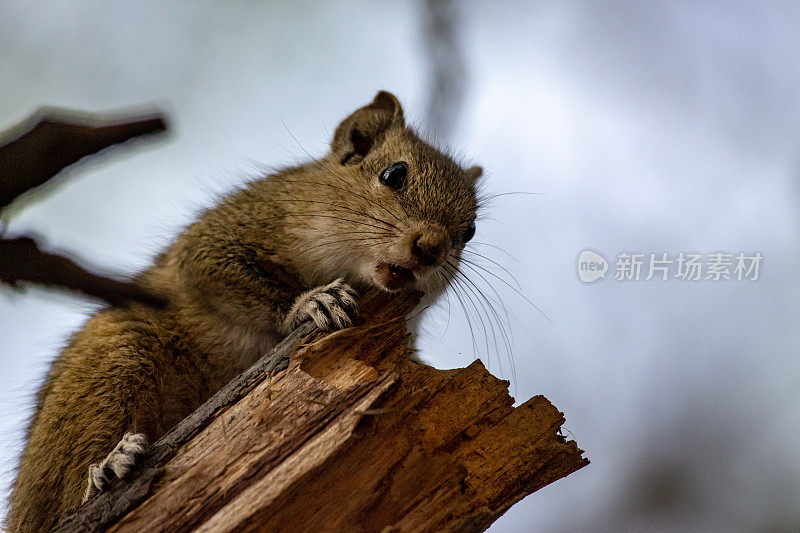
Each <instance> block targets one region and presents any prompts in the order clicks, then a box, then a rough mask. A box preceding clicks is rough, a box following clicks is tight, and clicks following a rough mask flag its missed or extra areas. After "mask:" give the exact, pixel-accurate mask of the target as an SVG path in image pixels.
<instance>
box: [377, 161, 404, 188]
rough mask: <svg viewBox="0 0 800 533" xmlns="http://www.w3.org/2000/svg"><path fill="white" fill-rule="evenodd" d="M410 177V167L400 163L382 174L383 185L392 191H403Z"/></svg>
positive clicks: (391, 166)
mask: <svg viewBox="0 0 800 533" xmlns="http://www.w3.org/2000/svg"><path fill="white" fill-rule="evenodd" d="M407 175H408V165H406V164H405V163H403V162H402V161H400V162H399V163H394V164H393V165H390V166H389V167H388V168H387V169H386V170H384V171H383V172H381V183H383V184H384V185H387V186H389V187H391V188H392V189H402V188H403V185H404V184H405V182H406V176H407Z"/></svg>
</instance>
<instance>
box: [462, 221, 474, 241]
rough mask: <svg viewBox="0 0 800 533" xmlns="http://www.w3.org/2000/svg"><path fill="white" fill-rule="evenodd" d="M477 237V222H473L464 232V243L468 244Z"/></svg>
mask: <svg viewBox="0 0 800 533" xmlns="http://www.w3.org/2000/svg"><path fill="white" fill-rule="evenodd" d="M474 236H475V221H472V222H470V223H469V225H468V226H467V229H465V230H464V237H463V239H464V243H468V242H469V241H470V240H471V239H472V238H473V237H474Z"/></svg>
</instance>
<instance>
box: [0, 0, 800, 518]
mask: <svg viewBox="0 0 800 533" xmlns="http://www.w3.org/2000/svg"><path fill="white" fill-rule="evenodd" d="M765 5H766V4H748V3H744V2H741V3H735V2H726V3H722V2H717V3H698V2H683V3H681V2H669V3H668V2H662V3H655V2H650V3H643V2H636V3H614V2H611V3H602V4H601V3H598V2H577V3H575V2H530V3H526V2H508V3H499V2H491V3H488V2H464V3H461V4H459V10H458V11H459V15H460V20H461V25H460V28H459V32H458V35H459V38H460V39H461V43H462V45H463V47H464V52H465V59H466V61H465V67H466V80H467V82H468V83H467V85H466V92H465V100H464V103H463V107H462V108H461V113H460V115H459V117H458V119H457V121H456V123H455V130H454V131H453V132H452V134H451V135H449V136H448V137H447V139H448V141H449V142H450V143H451V144H452V145H453V146H454V147H455V148H456V149H457V151H458V153H459V154H463V157H464V158H465V160H466V161H469V162H474V163H479V164H481V165H483V166H484V168H485V169H486V185H487V188H488V189H489V190H490V191H493V192H508V191H527V192H537V193H542V194H540V195H535V196H533V195H525V196H523V195H512V196H504V197H500V198H497V199H496V200H495V201H494V202H493V203H492V205H490V206H489V207H488V208H487V210H486V212H485V220H483V221H481V222H479V224H478V229H477V236H476V238H475V240H476V241H478V242H483V243H489V244H491V245H493V246H497V247H499V248H501V249H502V250H504V251H505V252H507V253H508V254H510V255H511V256H513V258H511V257H509V256H508V255H506V254H505V253H504V252H501V251H499V250H497V249H495V248H492V247H489V246H483V247H482V248H480V247H476V248H475V250H476V251H480V252H481V253H485V254H486V255H487V256H488V257H490V258H491V259H493V260H495V261H498V262H500V263H502V264H503V266H504V267H505V268H507V269H508V270H509V272H510V273H511V274H512V275H513V276H514V277H515V278H516V280H518V282H519V284H520V287H521V288H520V291H521V293H522V294H523V295H524V296H525V298H527V299H529V300H530V301H531V302H533V303H534V304H535V305H536V306H538V307H539V308H540V309H541V310H542V311H543V312H544V313H545V314H546V315H547V317H549V319H550V321H548V320H547V319H546V318H545V317H544V316H543V315H542V314H541V313H539V312H538V311H537V310H536V309H534V308H533V307H532V306H531V305H530V304H529V303H528V302H526V300H525V299H524V298H522V297H520V296H519V295H517V294H516V293H515V292H514V291H512V290H511V289H509V288H508V287H507V286H505V285H503V284H502V283H501V282H499V281H496V280H495V279H494V278H491V277H489V278H488V281H489V282H491V284H492V285H493V288H494V289H496V290H497V291H498V293H499V294H500V297H501V299H502V300H503V302H504V303H505V305H506V307H507V309H508V312H509V314H510V315H512V317H511V318H510V319H509V323H508V324H507V328H508V330H509V331H510V332H511V334H512V337H513V350H512V352H513V361H514V367H515V372H514V374H513V375H512V373H511V371H510V365H509V364H508V359H507V358H508V354H507V353H506V352H505V351H503V350H502V349H500V350H499V351H498V350H495V348H494V345H493V343H492V341H491V340H489V342H488V343H487V342H486V338H485V337H484V334H483V331H482V330H480V328H479V330H478V331H476V334H475V344H473V340H472V337H471V335H470V331H469V329H468V326H467V323H466V320H465V319H464V317H463V313H461V312H459V310H458V309H457V308H456V307H455V305H456V304H455V303H454V302H456V300H454V299H453V298H452V297H451V303H452V304H453V306H452V309H451V313H450V318H449V325H447V323H448V320H447V318H448V312H447V309H448V307H447V304H444V305H442V306H440V307H439V308H438V309H433V310H431V312H430V313H429V314H428V316H427V318H426V321H425V324H424V326H425V330H426V332H427V334H426V335H425V336H424V338H423V339H422V342H421V345H422V347H423V350H424V351H423V354H422V355H423V357H424V358H425V359H426V360H428V361H429V362H431V363H432V364H434V365H435V366H438V367H453V366H465V365H467V364H468V363H469V362H470V361H471V360H472V359H473V358H474V357H476V356H480V357H481V358H482V359H483V360H484V361H486V362H487V363H488V364H489V365H490V369H491V370H492V371H494V372H495V373H498V374H501V375H502V377H505V378H508V379H512V393H513V394H514V395H515V397H516V398H517V400H518V401H524V400H526V399H527V398H529V397H531V396H533V395H535V394H544V395H545V396H547V397H548V398H549V399H550V400H551V401H552V402H553V403H554V404H555V405H556V406H557V407H558V408H559V409H560V410H562V411H563V412H564V413H565V416H566V420H567V423H566V428H567V429H568V430H569V431H570V432H571V434H572V435H574V437H575V438H576V439H577V441H578V443H579V445H580V446H581V447H582V448H583V449H584V450H586V455H587V456H588V457H589V458H590V459H591V460H592V464H591V465H590V466H588V467H586V468H584V469H583V470H581V471H579V472H577V473H575V474H573V475H571V476H569V477H568V478H566V479H563V480H561V481H558V482H556V483H554V484H553V485H551V486H548V487H546V488H544V489H542V490H541V491H539V492H537V493H535V494H534V495H532V496H530V497H528V498H527V499H525V500H524V501H523V502H521V503H519V504H518V505H516V506H515V507H514V508H513V509H512V510H511V511H509V512H508V513H507V514H506V515H505V516H504V517H503V518H501V519H500V520H499V521H498V522H497V523H496V524H495V525H494V526H493V527H492V531H498V532H499V531H520V530H531V529H535V530H538V531H593V530H598V529H601V530H641V529H649V530H653V529H658V530H685V529H694V530H697V529H701V530H707V529H726V530H753V529H779V528H784V529H786V530H797V529H798V528H800V509H798V507H797V504H796V503H797V501H798V498H800V490H799V489H800V487H799V486H798V481H797V480H798V479H800V458H798V455H797V449H798V447H800V409H798V407H800V387H798V386H797V385H798V382H800V362H798V361H799V360H798V353H800V352H799V350H798V348H800V321H798V317H800V303H799V302H800V298H798V296H800V294H799V293H800V291H799V290H798V289H799V288H800V284H799V283H798V274H797V267H798V264H800V244H799V243H800V235H798V233H799V232H800V196H799V195H798V193H800V187H799V185H800V184H799V183H798V177H799V175H800V150H798V148H800V135H799V134H800V68H798V66H800V38H799V37H798V33H797V28H798V27H800V8H798V7H797V6H796V4H792V3H788V2H787V3H783V4H782V3H777V2H775V3H770V4H769V9H765V7H763V6H765ZM421 21H422V9H421V4H420V3H416V2H398V3H394V2H377V3H376V2H346V3H336V2H325V3H323V2H319V3H312V4H303V5H301V4H299V3H290V2H262V3H256V2H233V1H228V2H219V3H212V2H170V3H162V2H139V1H127V2H99V1H98V2H83V1H71V2H30V1H22V0H20V1H9V0H7V1H4V2H2V3H0V95H1V97H0V129H5V128H6V127H9V126H11V125H13V124H15V123H16V122H18V121H20V120H21V119H23V118H24V117H25V116H26V115H28V114H29V113H30V112H31V111H33V110H34V109H35V108H37V107H39V106H41V105H45V104H46V105H57V106H65V107H71V108H76V109H83V110H88V111H102V110H116V109H119V108H130V107H138V106H142V105H148V104H157V105H160V106H163V107H166V109H167V110H168V111H169V113H170V116H171V117H172V120H173V132H172V135H171V137H170V138H169V139H167V140H166V141H164V142H161V143H159V144H157V145H153V146H150V147H147V148H144V149H142V150H139V151H132V152H127V153H125V154H123V155H121V156H120V157H117V158H114V160H113V163H111V164H104V165H91V166H85V167H83V168H82V169H81V172H80V175H79V176H77V175H76V176H75V178H74V179H73V180H71V181H70V182H69V183H68V184H66V185H64V186H63V187H61V188H60V189H59V191H58V194H54V195H53V196H51V197H50V198H48V199H46V200H45V201H42V202H40V203H38V204H35V205H32V206H30V207H29V208H28V209H27V210H26V211H25V212H24V213H23V214H21V215H19V216H17V217H16V218H14V220H13V221H12V223H11V226H10V230H11V231H12V232H14V233H23V232H35V233H37V234H40V235H42V236H43V237H44V238H45V239H46V241H47V242H48V243H49V244H50V245H52V246H53V247H55V248H59V249H66V250H72V251H76V252H78V253H80V254H81V255H82V256H84V257H86V258H87V259H89V260H91V261H93V262H94V263H95V264H98V265H102V266H105V267H107V268H113V269H115V270H117V271H121V272H125V273H132V272H135V271H137V270H138V269H141V268H144V267H146V265H147V264H148V261H149V260H150V258H151V257H152V256H153V255H154V254H155V253H156V252H157V251H158V250H160V249H161V248H162V247H163V246H164V245H165V244H167V243H168V242H169V241H170V239H171V238H173V237H174V236H175V235H176V234H177V232H178V231H180V228H181V227H182V226H184V225H185V224H187V223H188V222H190V221H191V220H192V216H193V214H194V213H195V212H196V211H197V210H198V209H201V208H203V207H206V206H208V205H209V204H210V203H211V202H212V201H213V198H214V197H215V195H217V194H219V193H221V192H224V191H225V190H228V189H230V188H231V187H233V186H235V185H237V184H239V183H241V182H242V181H243V180H244V179H245V178H247V177H249V176H251V175H252V174H253V172H254V170H253V169H254V163H263V164H266V165H270V166H279V165H284V164H287V163H291V162H293V161H299V160H302V159H304V158H305V157H306V155H305V151H306V150H307V151H308V152H310V153H311V154H322V153H323V152H324V151H325V148H326V143H327V140H328V137H329V134H330V132H331V131H332V130H333V128H335V126H336V124H337V123H338V121H339V120H341V119H342V118H343V117H344V116H346V115H347V114H348V113H349V112H351V111H352V110H353V109H355V108H356V107H358V106H360V105H363V104H364V103H366V102H368V101H369V100H370V99H371V98H372V96H373V95H374V93H375V91H376V90H378V89H388V90H390V91H392V92H394V93H395V94H397V95H398V96H399V97H400V98H401V100H402V102H403V103H404V105H405V108H406V112H407V114H408V115H409V116H410V117H412V118H413V119H416V120H417V121H418V122H419V123H420V124H421V125H423V126H425V120H426V116H425V110H426V105H427V100H428V88H429V85H428V81H429V74H428V70H427V64H426V62H425V58H426V56H425V54H424V39H423V38H422V37H423V35H422V28H423V25H422V22H421ZM284 124H285V125H284ZM287 130H288V131H287ZM289 131H291V134H292V135H294V137H296V138H297V139H298V140H299V142H300V143H301V144H302V148H301V147H300V146H298V144H297V143H295V141H294V140H293V139H292V135H290V134H289ZM432 133H434V134H436V133H437V132H432ZM479 246H480V245H479ZM585 249H591V250H594V251H595V252H598V253H600V254H601V255H602V256H603V257H605V258H606V259H607V260H608V262H609V271H608V273H607V274H606V277H605V279H601V280H598V281H596V282H594V283H592V284H584V283H582V282H581V281H580V279H579V277H578V273H577V259H578V255H579V254H580V252H581V251H583V250H585ZM637 252H638V253H642V254H650V253H654V254H658V255H659V256H660V255H661V254H663V253H667V254H669V257H670V258H675V257H677V255H678V254H679V253H681V252H684V253H699V254H703V256H704V257H707V254H711V253H715V252H723V253H728V254H738V253H739V252H744V253H746V254H754V253H756V252H759V253H760V254H761V255H762V256H763V258H764V259H763V262H762V263H761V268H760V273H759V274H760V275H759V279H758V280H756V281H748V280H742V281H736V280H729V281H718V282H714V281H711V280H700V281H694V282H692V281H682V280H680V279H674V278H672V279H669V280H667V281H662V280H660V279H652V280H650V281H645V280H643V279H642V280H639V281H617V280H615V279H614V274H615V269H616V262H617V259H618V255H619V254H621V253H637ZM487 266H489V267H491V266H492V265H491V263H487ZM494 272H495V273H496V274H497V275H499V276H504V277H507V275H506V274H505V273H504V272H503V271H501V270H499V269H497V268H495V269H494ZM642 277H645V276H642ZM475 280H476V281H477V282H478V283H479V284H481V285H482V286H485V285H486V284H487V280H481V279H480V278H477V277H476V278H475ZM511 284H512V285H513V284H514V282H513V281H512V282H511ZM487 289H488V287H487ZM488 290H490V291H491V289H488ZM91 309H92V307H91V305H89V304H87V303H85V302H83V301H81V300H79V299H76V298H72V297H68V296H64V295H55V296H54V295H51V294H46V293H44V292H42V291H38V290H29V291H27V292H26V293H24V294H19V293H12V292H11V291H9V290H8V289H0V361H2V368H3V372H2V375H0V415H2V416H0V437H1V438H0V466H2V468H3V470H4V471H5V472H6V473H5V475H4V476H3V477H2V478H0V480H2V484H3V486H8V484H9V483H10V480H11V479H12V475H11V473H10V472H11V469H12V468H13V467H14V465H15V463H16V460H17V454H18V453H19V450H20V447H21V439H22V429H23V427H24V421H25V419H26V417H27V416H28V415H29V413H30V408H31V406H32V394H33V393H34V391H35V390H36V387H37V384H38V383H39V382H40V381H41V379H42V377H43V375H44V372H45V370H46V368H47V365H48V364H49V361H50V360H52V358H53V357H54V356H55V354H56V353H57V350H58V347H59V345H60V344H62V343H63V342H64V340H65V338H66V337H67V336H68V335H69V333H70V332H71V331H73V330H74V329H75V328H76V327H78V326H79V324H80V323H81V322H82V321H83V320H84V319H85V318H86V316H87V314H88V313H89V312H90V311H91ZM487 344H488V345H489V350H488V353H487V350H486V345H487ZM476 347H477V351H478V353H476V350H475V348H476Z"/></svg>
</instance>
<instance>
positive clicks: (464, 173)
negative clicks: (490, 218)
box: [7, 92, 480, 531]
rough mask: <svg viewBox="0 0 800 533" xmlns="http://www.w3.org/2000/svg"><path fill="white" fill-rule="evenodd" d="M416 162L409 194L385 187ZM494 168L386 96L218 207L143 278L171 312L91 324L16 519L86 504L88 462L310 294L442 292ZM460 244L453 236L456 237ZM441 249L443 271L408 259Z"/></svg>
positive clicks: (146, 424)
mask: <svg viewBox="0 0 800 533" xmlns="http://www.w3.org/2000/svg"><path fill="white" fill-rule="evenodd" d="M398 161H404V162H406V163H407V165H408V178H407V183H406V186H405V187H404V188H403V190H393V189H391V188H390V187H387V186H385V185H383V184H381V183H380V182H379V180H378V176H379V175H380V173H381V172H382V170H383V169H385V168H386V167H388V166H389V165H391V164H393V163H395V162H398ZM479 176H480V168H479V167H472V168H470V169H467V170H465V169H463V168H461V167H460V166H459V165H457V164H456V163H455V162H454V161H453V160H452V159H450V158H449V157H447V156H445V155H443V154H442V153H440V152H439V151H437V150H436V149H435V148H433V147H431V146H430V145H428V144H426V143H425V142H423V141H422V140H420V139H419V137H417V135H416V134H415V133H414V132H413V131H412V130H410V129H409V128H407V127H406V126H405V122H404V118H403V111H402V108H401V107H400V104H399V102H398V101H397V99H396V98H395V97H394V96H392V95H391V94H389V93H386V92H380V93H378V95H377V96H376V97H375V100H374V101H373V102H372V103H371V104H369V105H367V106H365V107H363V108H361V109H359V110H357V111H356V112H355V113H353V114H352V115H350V116H349V117H348V118H346V119H345V120H344V121H343V122H342V123H341V124H340V125H339V127H338V128H337V129H336V132H335V135H334V138H333V140H332V143H331V151H330V153H329V154H328V155H327V156H326V157H325V158H324V159H322V160H319V161H313V162H310V163H308V164H305V165H303V166H299V167H295V168H290V169H288V170H285V171H283V172H280V173H278V174H276V175H273V176H270V177H267V178H263V179H260V180H258V181H254V182H253V183H251V184H249V185H248V186H247V187H245V188H244V189H242V190H240V191H238V192H236V193H234V194H232V195H231V196H229V197H228V198H226V199H224V200H223V201H222V202H221V204H220V205H219V206H217V207H215V208H214V209H211V210H209V211H208V212H207V213H205V214H204V215H203V216H202V217H201V218H200V219H199V220H198V221H197V222H196V223H194V224H193V225H191V226H190V227H189V228H188V229H187V230H186V231H185V232H184V233H183V234H182V235H180V237H178V239H177V241H176V242H175V243H174V244H173V245H172V246H171V247H170V248H169V249H168V250H167V251H165V252H164V253H163V254H162V255H161V256H160V257H159V258H158V260H157V261H156V262H155V264H154V265H153V266H152V267H151V268H150V269H149V270H148V271H146V272H145V273H144V274H143V275H142V276H141V282H142V283H143V284H145V285H147V286H149V287H152V288H154V289H156V290H158V291H159V292H161V293H163V294H165V295H166V296H167V297H168V298H169V301H170V305H169V307H168V308H167V309H165V310H159V311H156V310H152V309H148V308H145V307H140V306H131V307H128V308H125V309H118V310H105V311H101V312H99V313H97V314H96V315H95V316H94V317H92V318H90V319H89V320H88V321H87V322H86V324H85V325H84V326H83V328H82V329H81V330H80V331H79V332H77V333H76V334H75V335H74V336H73V338H72V339H71V341H70V343H69V344H68V346H67V347H66V348H65V349H64V350H63V351H62V353H61V355H60V356H59V357H58V358H57V359H56V361H55V362H54V364H53V366H52V368H51V369H50V372H49V373H48V375H47V378H46V380H45V383H44V385H43V387H42V389H41V391H40V393H39V396H38V401H37V405H36V411H35V414H34V417H33V419H32V421H31V424H30V427H29V430H28V434H27V445H26V447H25V450H24V452H23V454H22V458H21V461H20V465H19V470H18V475H17V478H16V481H15V483H14V489H13V493H12V495H11V500H10V503H11V507H10V511H9V514H8V518H7V526H8V527H9V529H11V530H13V531H42V530H45V529H49V528H50V527H52V526H53V525H55V524H56V523H57V522H58V520H59V519H60V518H62V517H63V516H64V514H65V513H66V512H67V511H68V510H69V509H71V508H73V507H76V506H77V505H79V504H80V502H81V496H82V494H83V490H84V484H85V480H86V474H87V468H88V467H89V465H90V464H91V463H94V462H97V461H100V460H102V459H103V458H104V457H105V456H106V454H108V452H109V451H111V449H112V448H113V447H114V446H115V444H116V443H117V442H118V441H119V440H120V438H121V437H122V436H123V434H125V433H126V432H136V433H143V434H145V435H146V436H147V437H148V439H149V440H150V442H154V441H155V440H156V439H158V438H159V437H160V436H161V435H163V434H164V433H165V432H166V431H167V430H168V429H169V428H170V427H171V426H172V425H173V424H175V423H176V422H178V421H179V420H181V419H182V418H183V417H185V416H186V415H188V414H189V413H191V412H192V411H193V410H194V409H196V408H197V407H198V406H199V405H200V403H201V402H203V401H204V400H205V399H207V398H208V397H209V396H210V395H211V394H212V393H214V392H215V391H216V390H218V389H219V388H220V387H221V386H222V385H223V384H224V383H225V382H227V381H228V380H230V379H231V378H232V377H234V376H235V375H236V374H238V373H239V372H241V371H242V370H244V369H245V368H247V367H248V366H249V365H250V364H251V363H252V362H253V361H254V360H255V359H256V358H258V357H259V356H261V355H262V354H264V353H265V352H266V351H268V350H269V349H270V348H271V347H272V346H273V345H274V344H275V342H276V341H277V340H278V339H279V338H281V337H282V336H284V335H285V334H286V333H287V329H288V328H289V327H290V324H291V320H290V318H291V315H292V313H294V312H296V311H295V309H293V307H292V306H293V304H294V303H295V301H297V299H298V296H301V295H302V293H304V291H308V290H309V289H312V288H314V287H319V286H321V285H325V284H328V283H330V282H332V281H334V280H335V279H337V278H343V279H344V280H345V281H346V282H347V283H348V284H350V285H351V286H352V287H354V288H355V289H356V290H358V291H361V290H364V289H366V288H368V287H371V286H374V285H379V286H380V283H379V276H378V274H377V273H376V272H377V271H376V264H378V263H379V262H381V261H384V262H390V263H397V264H401V265H403V266H407V267H409V268H413V270H414V272H415V274H416V276H417V277H416V280H415V282H414V283H413V284H412V285H411V286H409V288H414V289H417V290H423V291H426V292H428V293H429V294H432V295H436V294H438V293H440V292H441V291H442V290H443V289H444V288H445V286H446V284H447V282H448V280H449V278H450V274H449V273H448V272H447V271H445V270H444V269H442V268H441V267H440V265H441V262H442V261H443V260H444V259H445V258H447V259H448V260H449V261H451V262H454V263H456V264H457V261H458V258H459V253H460V250H461V248H463V242H461V241H462V238H461V236H462V235H463V234H464V231H465V228H466V227H467V225H468V224H469V223H470V222H471V221H474V218H475V212H476V208H477V204H476V195H475V181H476V180H477V179H478V177H479ZM442 236H446V237H447V239H446V241H442V239H441V238H442ZM415 239H420V240H419V241H417V242H428V241H431V242H432V241H434V240H437V239H438V241H437V243H438V244H440V245H441V246H442V251H441V252H442V255H441V257H438V262H437V264H435V265H432V266H424V265H421V264H419V263H418V262H417V261H416V260H415V258H414V256H413V254H411V253H410V252H409V250H410V248H411V246H412V245H413V243H414V241H415Z"/></svg>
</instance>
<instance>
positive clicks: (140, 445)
mask: <svg viewBox="0 0 800 533" xmlns="http://www.w3.org/2000/svg"><path fill="white" fill-rule="evenodd" d="M146 448H147V437H146V436H145V435H143V434H141V433H126V434H125V436H124V437H122V440H121V441H119V443H118V444H117V445H116V446H115V447H114V449H113V450H111V453H109V454H108V455H107V456H106V458H105V459H103V461H102V462H100V463H93V464H91V465H89V478H88V479H87V486H86V492H85V493H84V495H83V501H84V502H85V501H86V500H88V499H89V498H90V497H91V496H93V495H94V494H95V493H97V492H104V491H106V490H107V489H108V487H109V486H110V485H111V482H112V481H113V480H114V478H115V477H116V478H119V479H125V478H126V477H128V475H129V474H130V473H131V472H132V471H133V469H134V467H135V466H136V463H137V462H138V460H139V459H140V458H141V456H142V455H143V454H144V452H145V449H146Z"/></svg>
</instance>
